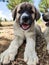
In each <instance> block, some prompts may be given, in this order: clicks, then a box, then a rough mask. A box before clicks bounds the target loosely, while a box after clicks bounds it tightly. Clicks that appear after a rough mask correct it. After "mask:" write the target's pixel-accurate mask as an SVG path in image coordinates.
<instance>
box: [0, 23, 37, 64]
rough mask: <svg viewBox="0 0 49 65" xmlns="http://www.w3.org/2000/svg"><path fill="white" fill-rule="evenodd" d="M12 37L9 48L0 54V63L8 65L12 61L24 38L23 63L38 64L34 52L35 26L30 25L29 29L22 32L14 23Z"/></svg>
mask: <svg viewBox="0 0 49 65" xmlns="http://www.w3.org/2000/svg"><path fill="white" fill-rule="evenodd" d="M14 35H15V39H14V40H13V41H12V42H11V44H10V46H9V48H8V49H7V50H6V51H4V52H3V53H1V55H0V62H2V63H3V64H8V63H9V62H10V61H13V60H14V58H15V55H16V54H17V52H18V48H19V47H20V46H21V45H22V43H23V40H24V38H26V40H27V43H26V47H25V52H24V61H26V62H27V64H28V65H36V63H38V56H37V54H36V51H35V44H36V43H35V42H36V41H35V26H33V24H32V26H31V27H30V29H28V30H26V31H24V30H22V29H21V28H20V27H19V25H18V23H16V22H15V24H14Z"/></svg>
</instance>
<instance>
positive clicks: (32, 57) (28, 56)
mask: <svg viewBox="0 0 49 65" xmlns="http://www.w3.org/2000/svg"><path fill="white" fill-rule="evenodd" d="M24 61H25V62H27V64H28V65H36V64H37V63H38V61H39V59H38V56H37V54H36V53H32V52H31V53H26V52H25V53H24Z"/></svg>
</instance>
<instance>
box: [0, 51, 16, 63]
mask: <svg viewBox="0 0 49 65" xmlns="http://www.w3.org/2000/svg"><path fill="white" fill-rule="evenodd" d="M14 57H15V55H14V54H13V53H11V52H9V50H6V51H5V52H3V53H1V55H0V63H3V64H8V63H10V61H13V60H14Z"/></svg>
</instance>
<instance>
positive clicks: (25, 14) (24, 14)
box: [20, 12, 28, 23]
mask: <svg viewBox="0 0 49 65" xmlns="http://www.w3.org/2000/svg"><path fill="white" fill-rule="evenodd" d="M23 16H28V14H27V13H25V12H24V13H23V14H22V15H21V18H20V22H21V23H22V17H23Z"/></svg>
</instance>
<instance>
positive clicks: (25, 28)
mask: <svg viewBox="0 0 49 65" xmlns="http://www.w3.org/2000/svg"><path fill="white" fill-rule="evenodd" d="M20 26H21V28H22V29H23V30H27V29H29V28H30V27H31V25H29V24H22V25H20Z"/></svg>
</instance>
